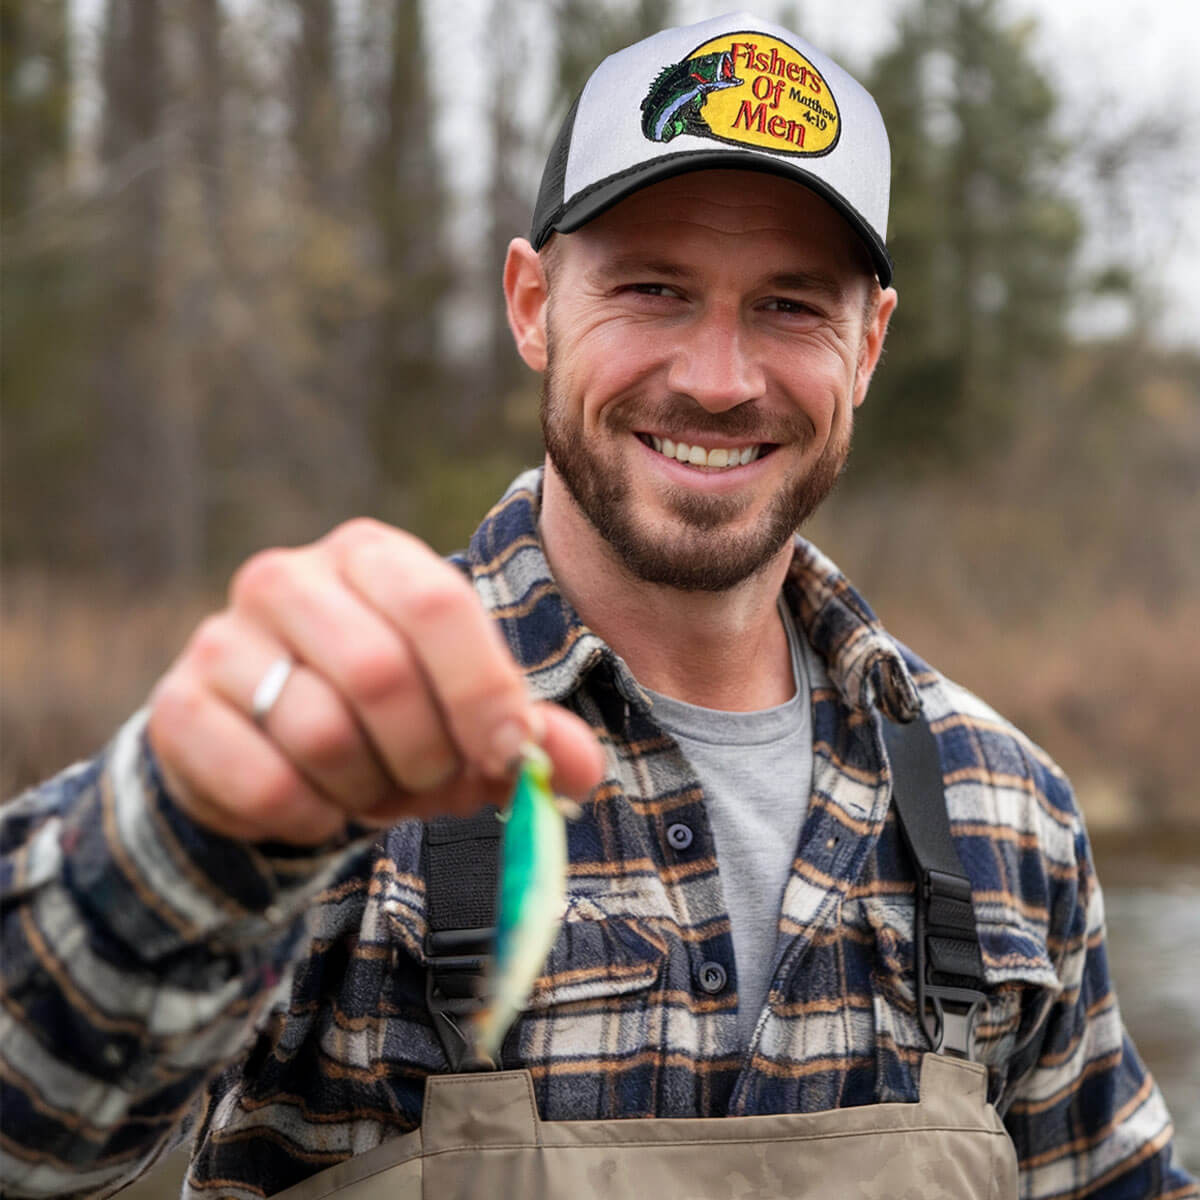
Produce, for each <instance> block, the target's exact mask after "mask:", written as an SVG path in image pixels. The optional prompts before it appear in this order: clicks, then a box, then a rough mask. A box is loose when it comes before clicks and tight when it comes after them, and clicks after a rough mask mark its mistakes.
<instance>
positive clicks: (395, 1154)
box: [277, 719, 1017, 1200]
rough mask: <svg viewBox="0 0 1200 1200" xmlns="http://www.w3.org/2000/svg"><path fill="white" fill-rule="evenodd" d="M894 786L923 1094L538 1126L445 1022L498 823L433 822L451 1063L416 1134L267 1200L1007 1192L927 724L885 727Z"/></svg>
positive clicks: (525, 1089)
mask: <svg viewBox="0 0 1200 1200" xmlns="http://www.w3.org/2000/svg"><path fill="white" fill-rule="evenodd" d="M882 724H883V734H884V741H885V743H886V745H887V749H888V756H889V759H890V761H891V765H892V776H893V784H892V798H893V802H894V803H895V805H896V812H897V815H898V817H899V820H900V828H901V831H902V834H903V841H904V843H905V845H906V847H907V848H908V851H909V853H910V854H911V856H912V859H913V862H914V866H915V868H916V876H917V881H918V885H917V897H916V918H915V927H914V935H913V946H914V957H915V964H914V965H915V968H916V995H917V1004H918V1015H919V1017H920V1021H921V1026H922V1028H923V1029H924V1031H925V1033H926V1035H927V1036H928V1038H929V1041H930V1046H931V1047H932V1049H931V1050H930V1051H929V1052H927V1053H926V1054H925V1056H924V1058H923V1059H922V1062H921V1082H920V1100H919V1101H918V1103H916V1104H904V1103H887V1104H871V1105H863V1106H860V1107H855V1108H843V1109H832V1110H829V1111H826V1112H816V1113H775V1114H765V1115H758V1116H749V1117H685V1118H679V1117H658V1118H649V1119H630V1120H606V1121H543V1120H542V1119H541V1118H540V1117H539V1116H538V1112H537V1105H536V1102H535V1100H534V1093H533V1081H532V1078H531V1077H530V1074H529V1072H528V1071H524V1070H520V1071H493V1070H472V1069H471V1068H472V1067H478V1066H479V1064H475V1063H471V1062H469V1061H467V1056H468V1049H467V1046H466V1044H465V1042H464V1041H463V1039H462V1037H461V1035H460V1033H459V1028H458V1024H457V1023H456V1020H455V1018H457V1017H461V1016H464V1015H466V1014H467V1013H469V1012H470V1011H472V1009H473V1007H475V1006H476V1005H478V1003H479V1002H478V1000H477V999H476V998H475V988H476V984H477V981H478V979H479V977H480V975H481V973H482V970H483V966H484V962H485V959H486V955H487V951H488V946H489V944H490V938H491V932H492V931H491V929H490V923H491V920H492V915H491V914H492V913H493V911H494V903H495V881H496V870H497V864H496V857H497V855H496V851H497V849H498V838H499V823H498V822H497V821H496V820H495V818H494V815H493V814H492V813H491V812H487V813H484V814H481V815H480V816H478V817H471V818H467V819H465V820H459V819H454V818H444V819H439V820H436V821H433V822H430V824H429V827H428V833H427V839H426V847H425V850H426V868H427V876H426V877H427V881H428V892H427V896H428V910H429V934H428V937H427V940H426V951H427V959H428V964H429V975H428V989H427V990H428V999H429V1006H430V1011H431V1013H432V1014H433V1018H434V1022H435V1026H436V1028H437V1031H438V1036H439V1037H440V1038H441V1040H442V1044H443V1046H444V1048H445V1050H446V1055H447V1058H448V1060H449V1062H450V1067H451V1072H452V1073H451V1074H447V1075H431V1076H429V1078H428V1079H427V1080H426V1084H425V1103H424V1108H423V1111H422V1116H421V1125H420V1127H419V1128H418V1129H415V1130H413V1131H412V1132H411V1133H408V1134H405V1135H403V1136H402V1137H399V1138H395V1139H393V1140H391V1141H387V1142H384V1143H383V1144H382V1145H380V1146H376V1147H375V1148H374V1149H373V1150H369V1151H367V1152H366V1153H364V1154H360V1155H358V1156H356V1157H354V1158H351V1159H348V1160H347V1161H345V1162H342V1163H338V1164H337V1165H336V1166H333V1167H329V1168H327V1169H326V1170H324V1171H322V1172H320V1173H319V1174H317V1175H315V1176H313V1177H312V1178H311V1179H307V1180H305V1181H304V1182H302V1183H300V1184H297V1185H296V1186H295V1187H292V1188H289V1189H288V1190H287V1191H285V1192H282V1193H280V1194H279V1197H278V1198H277V1200H284V1198H286V1200H327V1198H328V1197H333V1196H337V1197H338V1200H482V1198H484V1197H486V1198H488V1200H510V1198H511V1200H518V1198H519V1200H635V1198H641V1197H645V1196H649V1197H653V1198H654V1200H735V1198H737V1200H743V1198H745V1200H749V1198H751V1197H754V1198H756V1200H759V1198H761V1200H1015V1197H1016V1195H1017V1163H1016V1155H1015V1152H1014V1150H1013V1146H1012V1142H1011V1141H1010V1140H1009V1137H1008V1134H1007V1132H1006V1131H1005V1129H1004V1126H1003V1124H1002V1123H1001V1121H1000V1117H999V1115H998V1114H997V1113H996V1111H995V1109H994V1108H993V1107H992V1106H991V1105H990V1104H989V1103H988V1101H987V1070H986V1068H985V1067H984V1066H983V1065H982V1064H980V1063H976V1062H972V1061H971V1054H970V1052H971V1046H972V1040H973V1031H972V1022H973V1019H974V1016H975V1013H976V1011H977V1009H978V1007H979V1006H980V1004H981V1003H982V1001H983V1000H984V994H983V983H984V977H983V962H982V959H981V957H980V952H979V939H978V935H977V933H976V929H975V917H974V912H973V910H972V907H971V890H970V883H969V881H968V879H967V876H966V873H965V872H964V870H963V868H962V864H961V862H960V860H959V858H958V852H957V851H956V850H955V847H954V843H953V841H952V839H951V835H950V821H949V817H948V815H947V813H946V805H945V798H944V793H943V788H942V772H941V763H940V760H939V758H938V751H937V743H936V741H935V740H934V737H933V734H932V732H931V731H930V729H929V727H928V725H926V724H925V722H924V721H923V720H920V719H918V720H917V721H914V722H912V723H911V724H910V725H892V724H891V723H889V722H887V721H884V722H883V723H882Z"/></svg>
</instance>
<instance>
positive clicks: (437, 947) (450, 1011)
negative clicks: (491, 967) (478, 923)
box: [425, 929, 496, 1072]
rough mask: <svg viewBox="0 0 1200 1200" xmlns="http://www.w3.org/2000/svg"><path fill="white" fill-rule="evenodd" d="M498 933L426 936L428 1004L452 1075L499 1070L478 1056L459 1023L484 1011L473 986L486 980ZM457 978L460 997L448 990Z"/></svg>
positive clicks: (479, 931)
mask: <svg viewBox="0 0 1200 1200" xmlns="http://www.w3.org/2000/svg"><path fill="white" fill-rule="evenodd" d="M495 932H496V931H495V930H494V929H446V930H441V931H439V932H437V933H434V932H429V933H427V934H426V935H425V968H426V969H425V1004H426V1007H427V1008H428V1009H429V1015H430V1016H431V1017H432V1018H433V1028H434V1032H435V1033H436V1034H437V1036H438V1040H439V1041H440V1042H441V1044H442V1049H443V1050H444V1051H445V1052H446V1058H447V1060H448V1062H449V1064H450V1070H451V1071H452V1072H458V1071H488V1070H494V1069H495V1067H496V1064H495V1063H494V1062H493V1061H492V1060H491V1059H490V1058H487V1057H485V1056H483V1055H479V1054H477V1053H476V1051H475V1049H474V1047H473V1046H472V1044H471V1038H470V1037H469V1035H468V1034H467V1033H465V1032H464V1030H463V1027H462V1025H461V1023H460V1021H459V1020H458V1019H456V1018H462V1017H468V1016H471V1015H472V1014H474V1013H477V1012H478V1011H479V1010H480V1009H481V1008H482V1007H483V1000H482V998H481V997H480V996H479V995H478V994H477V992H476V991H475V988H474V987H473V986H472V985H475V984H477V983H478V981H479V980H480V979H482V978H483V974H484V971H485V970H486V967H487V964H488V961H489V960H490V958H491V955H490V954H489V953H488V949H489V948H490V946H491V943H492V939H493V937H494V936H495ZM481 947H482V949H481ZM455 975H458V976H459V981H460V983H461V984H462V985H463V986H462V988H461V990H460V991H459V994H457V995H455V994H453V992H452V991H450V992H448V991H447V990H446V989H447V985H448V984H449V982H450V980H451V979H452V978H453V977H454V976H455Z"/></svg>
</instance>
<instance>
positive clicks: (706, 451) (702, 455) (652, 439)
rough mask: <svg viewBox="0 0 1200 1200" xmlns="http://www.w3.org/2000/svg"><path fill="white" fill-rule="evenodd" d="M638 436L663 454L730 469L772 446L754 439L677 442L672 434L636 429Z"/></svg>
mask: <svg viewBox="0 0 1200 1200" xmlns="http://www.w3.org/2000/svg"><path fill="white" fill-rule="evenodd" d="M637 437H638V440H639V441H640V442H641V443H642V444H643V445H645V446H649V447H651V448H652V449H654V450H657V451H658V453H659V454H661V455H662V456H663V457H664V458H673V459H675V460H676V461H677V462H681V463H688V464H689V465H691V466H693V467H716V468H718V469H724V470H729V469H731V468H733V467H744V466H745V465H746V464H747V463H752V462H753V461H754V460H755V459H756V458H761V457H762V456H763V455H764V454H769V453H770V452H771V451H772V450H774V449H775V447H774V445H773V444H772V443H770V442H754V443H751V444H748V445H745V446H713V447H706V446H701V445H697V444H693V443H690V442H676V441H672V440H671V438H665V437H658V436H657V435H656V434H653V433H639V434H638V435H637Z"/></svg>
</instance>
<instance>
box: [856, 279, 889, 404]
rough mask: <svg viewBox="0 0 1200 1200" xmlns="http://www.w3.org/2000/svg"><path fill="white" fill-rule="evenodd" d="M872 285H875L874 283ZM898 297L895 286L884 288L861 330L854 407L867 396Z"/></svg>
mask: <svg viewBox="0 0 1200 1200" xmlns="http://www.w3.org/2000/svg"><path fill="white" fill-rule="evenodd" d="M871 286H872V287H874V286H876V285H875V284H874V283H872V285H871ZM898 300H899V297H898V296H897V295H896V289H895V288H885V289H884V290H883V291H881V292H880V293H879V296H878V298H877V300H876V302H875V304H874V306H873V308H874V312H873V313H872V315H871V317H870V320H868V322H867V327H866V328H865V329H864V330H863V338H862V344H861V345H860V346H859V348H858V371H857V373H856V375H855V377H854V407H855V408H857V407H858V406H859V405H860V404H861V403H862V402H863V401H864V400H865V399H866V398H867V385H868V384H869V383H870V382H871V376H872V375H874V374H875V367H876V366H877V365H878V363H879V356H880V355H881V354H882V353H883V339H884V338H885V337H886V336H887V327H888V322H889V321H890V320H891V319H892V313H893V312H895V310H896V303H897V301H898Z"/></svg>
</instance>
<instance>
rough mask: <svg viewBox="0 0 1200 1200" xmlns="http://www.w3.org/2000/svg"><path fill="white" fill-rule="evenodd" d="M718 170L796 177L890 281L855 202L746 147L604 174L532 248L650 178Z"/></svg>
mask: <svg viewBox="0 0 1200 1200" xmlns="http://www.w3.org/2000/svg"><path fill="white" fill-rule="evenodd" d="M720 169H726V170H728V169H733V170H737V171H761V172H762V173H764V174H767V175H778V176H780V177H782V178H784V179H791V180H794V181H795V182H796V183H798V184H800V186H801V187H805V188H807V189H808V190H809V191H810V192H814V193H815V194H816V195H818V196H820V197H821V199H822V200H824V201H825V202H826V203H827V204H829V205H830V206H831V207H832V208H834V209H835V210H836V211H837V213H838V214H839V215H840V216H841V217H842V218H843V219H844V220H845V221H846V223H847V224H848V225H849V226H850V227H851V229H853V230H854V232H855V233H856V234H857V235H858V237H859V239H860V240H861V241H862V243H863V245H864V246H865V247H866V249H867V252H868V254H870V256H871V263H872V265H873V266H874V267H875V274H876V275H877V276H878V278H879V285H880V287H887V286H889V284H890V283H891V282H892V259H891V256H890V255H889V254H888V252H887V248H886V247H885V246H884V244H883V242H882V241H881V240H880V239H879V237H878V236H877V235H876V233H875V231H874V230H873V229H872V228H871V226H870V225H869V224H868V223H867V221H866V220H865V219H864V218H863V216H862V214H861V213H860V212H858V210H857V209H856V208H854V206H853V205H851V204H848V203H847V202H846V201H845V200H844V199H843V198H842V197H841V196H840V195H839V194H838V193H837V192H836V191H835V190H834V189H833V188H831V187H830V186H829V185H828V184H827V183H825V181H824V180H822V179H818V178H817V177H816V176H815V175H813V174H811V173H810V172H809V171H806V170H805V169H804V168H803V167H800V166H797V165H794V164H792V163H789V162H783V161H781V160H779V159H777V158H768V157H766V156H765V155H761V156H760V155H754V154H747V153H746V151H745V150H696V151H684V152H682V153H681V152H678V151H677V152H675V153H674V154H671V155H667V156H664V157H663V158H654V159H649V160H648V161H646V162H643V163H639V164H638V166H636V167H634V168H633V169H631V170H629V171H623V172H621V174H620V175H616V176H613V177H611V178H609V179H602V180H600V182H599V183H595V184H593V185H592V186H591V187H589V188H585V189H584V190H583V191H582V192H580V193H579V194H578V195H577V196H575V197H573V198H572V199H571V201H570V202H569V203H568V204H565V205H563V206H562V207H561V208H560V209H559V210H558V211H557V212H552V213H550V214H549V215H548V217H547V218H546V219H545V220H544V221H543V222H542V223H541V224H540V225H539V226H538V228H537V229H536V230H534V236H533V239H532V240H533V246H534V249H537V250H540V249H541V248H542V246H543V245H544V244H545V242H546V239H547V238H548V237H549V236H550V235H551V233H555V232H557V233H571V232H573V231H574V230H576V229H579V228H580V227H581V226H583V225H586V224H587V223H588V222H589V221H591V220H594V219H595V218H596V217H598V216H599V215H600V214H601V213H602V212H605V211H607V210H608V209H610V208H612V206H613V205H614V204H616V203H618V202H619V201H621V200H624V199H625V197H626V196H629V195H632V194H633V193H634V192H636V191H640V190H641V189H642V188H644V187H648V186H649V185H650V184H652V183H659V182H661V181H662V180H664V179H670V178H672V177H673V176H675V175H684V174H687V173H688V172H690V171H709V170H720Z"/></svg>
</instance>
